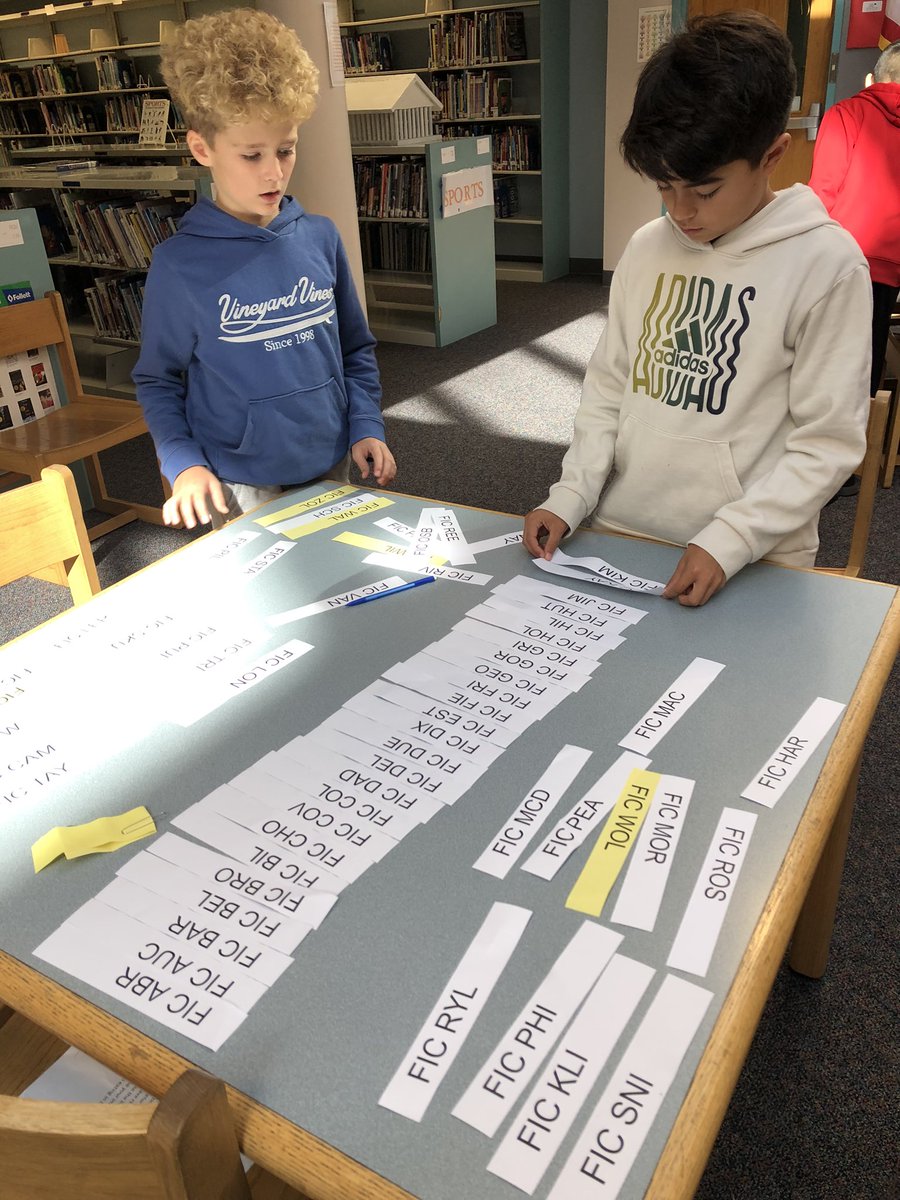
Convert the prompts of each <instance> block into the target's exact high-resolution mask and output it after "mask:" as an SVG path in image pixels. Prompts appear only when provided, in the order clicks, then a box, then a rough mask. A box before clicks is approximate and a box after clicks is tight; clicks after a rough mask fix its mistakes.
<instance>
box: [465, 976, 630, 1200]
mask: <svg viewBox="0 0 900 1200" xmlns="http://www.w3.org/2000/svg"><path fill="white" fill-rule="evenodd" d="M653 975H654V971H653V968H652V967H647V966H645V965H644V964H643V963H639V962H635V961H634V960H633V959H630V958H625V957H624V956H623V955H621V954H614V955H613V957H612V959H611V960H610V963H609V965H608V966H607V968H606V970H605V971H604V972H603V974H602V975H601V976H600V978H599V979H598V980H597V982H596V983H595V984H594V987H593V989H592V990H591V993H590V995H589V996H588V998H587V999H586V1000H585V1002H584V1004H583V1005H582V1006H581V1009H580V1010H579V1012H578V1014H577V1016H576V1017H575V1019H574V1020H573V1021H572V1024H571V1025H570V1026H569V1028H568V1029H567V1030H566V1031H565V1032H564V1033H563V1035H562V1037H561V1038H560V1040H559V1043H558V1044H557V1047H556V1050H555V1052H554V1054H553V1055H552V1056H551V1057H550V1059H549V1060H548V1062H547V1064H546V1066H545V1068H544V1070H543V1072H542V1073H541V1075H540V1077H539V1078H538V1081H537V1083H536V1084H535V1086H534V1088H533V1089H532V1091H531V1094H530V1095H529V1096H528V1098H527V1099H526V1101H525V1103H524V1104H523V1105H522V1107H521V1108H520V1109H519V1111H518V1113H517V1114H516V1116H515V1117H514V1118H513V1121H512V1124H511V1125H510V1127H509V1131H508V1132H507V1134H506V1136H505V1137H504V1138H503V1141H502V1142H501V1143H500V1145H499V1146H498V1147H497V1150H496V1151H495V1153H494V1157H493V1158H492V1159H491V1161H490V1162H489V1163H488V1170H489V1171H491V1172H493V1174H494V1175H499V1176H500V1178H501V1179H505V1180H506V1181H507V1182H508V1183H511V1184H513V1185H514V1186H515V1187H517V1188H519V1189H520V1191H523V1192H527V1194H528V1195H529V1196H530V1195H531V1194H532V1193H533V1192H534V1189H535V1188H536V1187H537V1185H538V1184H539V1183H540V1181H541V1179H542V1178H543V1176H544V1172H545V1171H546V1170H547V1168H548V1167H549V1166H550V1163H551V1161H552V1159H553V1157H554V1155H555V1154H556V1152H557V1151H558V1150H559V1147H560V1146H561V1145H562V1142H563V1139H564V1138H565V1136H566V1134H567V1133H568V1131H569V1129H570V1128H571V1126H572V1122H573V1121H574V1120H575V1118H576V1117H577V1116H578V1113H579V1111H580V1109H581V1106H582V1105H583V1104H584V1102H585V1100H586V1099H587V1097H588V1095H589V1094H590V1092H591V1089H592V1088H593V1086H594V1084H595V1083H596V1082H597V1079H598V1078H599V1076H600V1072H601V1071H602V1070H603V1068H604V1066H605V1065H606V1062H607V1059H608V1058H609V1056H610V1054H611V1053H612V1051H613V1050H614V1049H615V1047H616V1043H617V1042H618V1040H619V1038H620V1036H621V1034H622V1030H623V1029H624V1028H625V1026H626V1024H627V1023H628V1020H629V1018H630V1017H631V1014H632V1013H633V1012H634V1010H635V1009H636V1008H637V1006H638V1004H639V1002H640V1000H641V997H642V996H643V994H644V992H645V991H646V990H647V988H648V987H649V986H650V981H651V979H652V978H653Z"/></svg>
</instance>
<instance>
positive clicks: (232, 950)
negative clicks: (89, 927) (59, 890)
mask: <svg viewBox="0 0 900 1200" xmlns="http://www.w3.org/2000/svg"><path fill="white" fill-rule="evenodd" d="M155 861H157V862H158V861H159V860H158V859H157V860H155ZM97 899H98V900H100V901H102V902H103V903H104V904H108V905H109V907H110V908H115V909H117V910H118V911H119V912H123V913H126V914H127V915H128V916H129V917H134V919H135V920H136V921H141V922H142V923H143V924H144V925H148V926H150V928H152V929H157V930H159V931H160V932H161V933H165V934H166V935H167V936H168V937H170V938H172V939H173V940H174V941H176V942H178V943H179V944H180V945H181V946H182V947H184V948H185V949H186V950H187V951H188V952H191V951H194V950H196V949H197V948H199V949H200V950H202V951H205V952H206V953H207V954H208V955H210V956H212V960H216V959H219V960H221V963H222V965H223V966H224V967H225V968H227V969H230V970H234V971H236V972H238V973H243V972H246V974H247V975H249V976H250V977H251V978H252V979H258V980H259V981H260V983H263V984H265V985H266V987H271V985H272V984H273V983H274V982H275V980H276V979H278V978H280V976H281V975H282V974H283V973H284V972H285V971H286V970H287V969H288V967H289V966H290V965H291V963H292V962H293V961H294V960H293V959H292V958H291V957H290V955H289V954H282V953H281V952H280V951H278V950H274V949H273V948H272V947H271V946H263V945H262V944H261V943H260V942H258V941H257V940H256V939H255V938H251V937H247V936H246V935H245V934H242V935H241V936H237V937H236V936H235V933H240V931H239V930H233V929H229V928H227V927H226V926H225V925H224V924H223V923H222V922H220V921H217V920H216V919H215V917H210V916H208V915H206V914H204V913H202V912H199V911H198V910H197V909H190V908H187V907H185V906H184V905H181V904H178V902H177V901H175V900H169V899H167V898H166V897H165V896H160V895H158V894H156V893H154V892H151V891H148V890H147V889H146V888H143V887H140V886H139V885H138V884H135V883H132V882H131V881H130V880H129V879H126V878H125V877H124V876H123V875H117V876H116V878H115V879H114V880H113V881H112V883H109V884H107V885H106V887H105V888H104V889H103V891H102V892H100V893H99V894H98V896H97Z"/></svg>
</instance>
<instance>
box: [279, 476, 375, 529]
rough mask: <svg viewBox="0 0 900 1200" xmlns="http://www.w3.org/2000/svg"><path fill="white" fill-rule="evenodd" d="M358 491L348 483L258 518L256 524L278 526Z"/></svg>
mask: <svg viewBox="0 0 900 1200" xmlns="http://www.w3.org/2000/svg"><path fill="white" fill-rule="evenodd" d="M356 490H357V489H356V488H355V487H354V486H353V484H352V483H347V484H345V485H344V486H343V487H337V488H334V489H333V490H332V491H330V492H322V494H321V496H313V497H312V498H311V499H310V500H300V501H299V502H298V503H297V504H291V505H289V506H288V507H287V508H281V509H279V510H278V512H276V513H267V514H266V515H265V516H264V517H258V518H257V521H256V524H257V525H266V526H269V525H277V524H278V522H279V521H286V520H287V519H288V517H296V516H297V515H298V514H299V513H304V512H309V510H310V509H311V508H320V507H321V506H322V505H323V504H331V503H332V501H334V500H340V499H341V497H342V496H349V495H350V493H351V492H355V491H356Z"/></svg>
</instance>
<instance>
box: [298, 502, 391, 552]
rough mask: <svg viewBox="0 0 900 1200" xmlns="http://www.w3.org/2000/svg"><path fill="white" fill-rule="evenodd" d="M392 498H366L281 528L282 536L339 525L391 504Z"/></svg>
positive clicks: (301, 534)
mask: <svg viewBox="0 0 900 1200" xmlns="http://www.w3.org/2000/svg"><path fill="white" fill-rule="evenodd" d="M393 503H394V502H393V500H389V499H388V498H387V496H375V497H374V498H373V499H372V500H367V501H366V502H365V504H357V505H356V507H355V508H345V509H344V510H343V511H342V512H336V513H332V514H331V516H330V517H319V518H318V520H316V521H307V522H306V524H305V525H295V526H294V528H293V529H283V530H282V531H281V536H282V537H289V538H293V539H294V541H296V540H297V538H302V537H306V536H307V534H310V533H316V532H317V531H318V530H320V529H327V528H329V526H331V525H341V524H343V522H344V521H352V520H353V518H354V517H361V516H363V514H364V513H370V512H377V511H378V509H379V508H387V507H388V505H389V504H393Z"/></svg>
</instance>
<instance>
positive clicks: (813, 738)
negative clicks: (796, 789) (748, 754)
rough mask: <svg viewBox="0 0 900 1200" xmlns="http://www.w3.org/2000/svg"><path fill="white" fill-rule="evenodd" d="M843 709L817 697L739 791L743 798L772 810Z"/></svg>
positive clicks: (837, 703) (844, 706) (840, 705)
mask: <svg viewBox="0 0 900 1200" xmlns="http://www.w3.org/2000/svg"><path fill="white" fill-rule="evenodd" d="M845 708H846V705H845V704H840V703H839V702H838V701H837V700H826V699H825V698H824V697H823V696H819V697H817V698H816V699H815V700H814V701H813V702H812V704H811V705H810V706H809V708H808V709H807V710H806V712H805V713H804V714H803V716H802V717H801V718H800V720H799V721H798V722H797V724H796V725H795V726H794V728H793V729H792V730H791V732H790V733H789V734H788V735H787V737H786V738H784V739H783V740H782V742H781V744H780V745H779V746H778V748H777V750H775V751H774V753H773V754H772V755H770V757H769V758H768V759H767V760H766V762H764V763H763V765H762V766H761V767H760V769H759V771H758V772H757V773H756V775H755V776H754V778H753V779H752V780H751V781H750V783H748V784H747V786H746V787H745V788H744V790H743V791H742V792H741V795H742V796H743V797H744V799H745V800H754V801H755V802H756V803H757V804H764V805H765V806H766V808H774V807H775V805H776V804H777V803H778V801H779V800H780V799H781V797H782V796H783V795H784V793H785V791H786V790H787V789H788V788H789V787H790V785H791V784H792V783H793V782H794V780H795V779H796V778H797V776H798V775H799V773H800V771H801V770H802V769H803V767H804V766H805V765H806V763H807V761H808V759H809V757H810V755H811V754H812V753H813V752H814V751H815V750H816V749H817V748H818V746H819V744H820V743H821V741H822V739H823V738H824V737H825V735H826V733H828V731H829V729H830V728H831V727H832V725H833V724H834V723H835V721H836V720H837V719H838V717H839V716H840V715H841V713H842V712H843V711H844V709H845Z"/></svg>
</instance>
